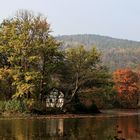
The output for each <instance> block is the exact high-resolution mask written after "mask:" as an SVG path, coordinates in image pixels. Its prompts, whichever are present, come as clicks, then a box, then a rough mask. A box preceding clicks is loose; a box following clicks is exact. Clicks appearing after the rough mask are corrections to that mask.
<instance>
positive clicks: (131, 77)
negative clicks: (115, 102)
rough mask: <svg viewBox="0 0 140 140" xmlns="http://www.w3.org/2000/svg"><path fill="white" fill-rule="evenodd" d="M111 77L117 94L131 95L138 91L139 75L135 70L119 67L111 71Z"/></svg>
mask: <svg viewBox="0 0 140 140" xmlns="http://www.w3.org/2000/svg"><path fill="white" fill-rule="evenodd" d="M113 79H114V82H115V89H116V90H117V92H118V94H119V96H127V97H128V98H130V97H131V96H133V95H135V94H137V93H138V81H139V77H138V74H137V73H136V72H133V71H132V70H130V69H120V70H116V71H115V72H114V73H113Z"/></svg>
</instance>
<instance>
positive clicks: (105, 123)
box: [0, 116, 140, 140]
mask: <svg viewBox="0 0 140 140" xmlns="http://www.w3.org/2000/svg"><path fill="white" fill-rule="evenodd" d="M118 130H119V131H122V133H119V134H118V136H120V137H123V138H126V139H140V116H129V117H95V118H84V119H24V120H21V119H17V120H15V119H13V120H0V139H8V138H11V139H15V140H38V139H47V140H56V139H57V140H61V139H67V140H75V139H85V140H91V139H98V140H107V139H108V137H109V136H110V137H113V136H116V135H117V131H118Z"/></svg>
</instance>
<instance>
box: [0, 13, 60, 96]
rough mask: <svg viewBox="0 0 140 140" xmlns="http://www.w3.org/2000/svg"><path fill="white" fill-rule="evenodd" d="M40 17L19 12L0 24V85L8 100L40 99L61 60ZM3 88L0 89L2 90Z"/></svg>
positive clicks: (48, 86) (42, 18)
mask: <svg viewBox="0 0 140 140" xmlns="http://www.w3.org/2000/svg"><path fill="white" fill-rule="evenodd" d="M50 32H51V30H50V25H49V24H48V21H47V19H46V18H45V17H44V16H42V15H34V14H33V13H32V12H29V11H22V10H20V11H18V12H17V14H16V15H15V16H14V17H13V18H11V19H6V20H4V21H3V22H2V23H1V25H0V58H2V59H1V60H0V80H1V81H0V82H2V83H3V84H4V83H5V84H6V83H8V85H9V87H11V89H9V91H8V92H9V94H11V97H12V96H13V97H16V98H19V97H27V98H30V97H31V96H32V97H33V98H43V96H44V95H45V94H46V93H47V91H48V89H49V88H51V87H50V86H51V84H50V83H51V82H52V78H51V75H52V74H54V73H55V71H56V69H57V66H58V65H59V62H60V59H61V57H62V54H61V52H60V51H59V50H58V49H59V46H60V43H58V42H57V41H56V40H55V39H54V38H53V37H52V36H51V35H50ZM1 88H2V87H1Z"/></svg>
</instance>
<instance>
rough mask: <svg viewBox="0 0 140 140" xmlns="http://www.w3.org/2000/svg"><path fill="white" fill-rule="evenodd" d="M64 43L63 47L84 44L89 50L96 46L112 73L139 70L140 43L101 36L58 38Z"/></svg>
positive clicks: (86, 35)
mask: <svg viewBox="0 0 140 140" xmlns="http://www.w3.org/2000/svg"><path fill="white" fill-rule="evenodd" d="M56 38H57V39H58V40H60V41H63V42H64V46H63V47H71V46H75V45H77V44H83V45H85V46H86V47H87V48H90V47H92V46H96V47H97V48H98V49H99V50H100V51H102V54H103V55H102V61H103V63H104V64H106V65H107V66H108V67H109V68H110V70H111V71H113V70H115V69H118V68H124V67H127V68H134V69H135V68H137V67H138V66H139V64H140V42H137V41H130V40H123V39H116V38H111V37H106V36H100V35H88V34H84V35H63V36H57V37H56Z"/></svg>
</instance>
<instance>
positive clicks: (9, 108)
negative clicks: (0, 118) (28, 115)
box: [0, 100, 27, 112]
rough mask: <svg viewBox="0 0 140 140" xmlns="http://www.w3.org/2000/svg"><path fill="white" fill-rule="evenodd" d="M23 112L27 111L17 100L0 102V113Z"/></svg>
mask: <svg viewBox="0 0 140 140" xmlns="http://www.w3.org/2000/svg"><path fill="white" fill-rule="evenodd" d="M25 111H27V108H26V105H25V103H24V102H23V101H19V100H9V101H0V112H25Z"/></svg>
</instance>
